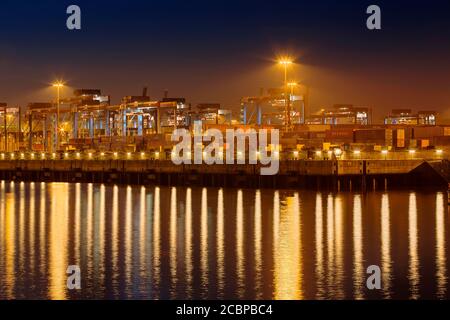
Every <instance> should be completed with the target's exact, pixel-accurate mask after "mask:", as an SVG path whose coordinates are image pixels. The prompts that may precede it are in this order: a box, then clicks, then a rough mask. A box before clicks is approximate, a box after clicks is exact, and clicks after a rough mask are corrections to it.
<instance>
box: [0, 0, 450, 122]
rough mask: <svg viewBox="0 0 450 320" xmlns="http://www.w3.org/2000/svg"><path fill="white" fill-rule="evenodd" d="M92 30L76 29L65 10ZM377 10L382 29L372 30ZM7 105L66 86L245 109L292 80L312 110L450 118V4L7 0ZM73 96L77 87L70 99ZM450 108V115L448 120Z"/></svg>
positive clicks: (0, 15) (0, 50)
mask: <svg viewBox="0 0 450 320" xmlns="http://www.w3.org/2000/svg"><path fill="white" fill-rule="evenodd" d="M71 4H77V5H79V6H80V7H81V10H82V30H81V31H69V30H68V29H67V28H66V19H67V14H66V8H67V6H69V5H71ZM370 4H378V5H379V6H380V7H381V10H382V30H378V31H370V30H368V29H367V28H366V19H367V17H368V15H367V14H366V8H367V7H368V5H370ZM0 39H1V41H0V72H1V76H0V100H2V101H5V102H8V103H9V104H10V105H15V104H20V105H26V104H27V103H28V102H32V101H46V100H50V99H51V98H52V97H53V95H54V91H53V90H52V89H51V88H49V83H51V82H52V81H53V80H54V79H56V78H62V79H64V80H66V81H67V83H68V84H69V85H70V86H71V87H73V88H100V89H102V90H103V92H104V93H105V94H110V95H111V96H112V99H113V102H118V101H119V100H120V98H121V97H122V96H124V95H139V94H140V93H141V92H142V87H143V86H148V87H149V93H150V95H151V97H152V98H154V99H158V98H161V97H162V95H163V91H164V89H168V90H169V93H170V96H174V97H175V96H176V97H180V96H181V97H186V98H187V100H188V101H189V102H192V103H193V104H196V103H200V102H220V103H221V104H222V105H223V106H224V107H227V108H234V109H236V110H237V108H238V105H239V99H240V98H241V97H242V96H247V95H257V94H258V93H259V89H260V88H261V87H263V88H270V87H274V86H280V85H282V81H283V74H282V70H281V69H280V67H279V66H277V65H276V62H275V59H276V57H277V56H279V55H282V54H285V53H287V54H290V55H292V56H293V57H295V58H296V62H297V64H296V66H294V67H293V68H292V69H291V70H290V76H289V78H290V79H292V80H296V81H298V82H301V83H303V84H305V85H307V86H309V87H310V95H311V107H312V109H313V110H312V111H314V110H318V109H320V108H322V107H330V106H332V105H333V104H335V103H352V104H355V105H367V106H372V107H373V108H374V113H375V116H376V118H379V117H381V116H382V115H383V114H384V113H386V112H387V111H388V110H390V109H392V108H412V109H415V110H417V109H421V110H422V109H423V110H438V111H440V112H441V113H442V115H443V116H445V117H446V118H450V90H449V88H450V1H441V0H433V1H404V0H395V1H377V0H372V1H365V0H360V1H356V0H355V1H348V0H347V1H336V0H316V1H301V0H292V1H283V0H278V1H272V0H264V1H253V0H226V1H222V0H210V1H195V0H191V1H187V0H184V1H181V0H180V1H175V0H161V1H159V0H155V1H143V0H142V1H138V0H128V1H106V0H95V1H93V0H89V1H80V0H72V1H65V0H58V1H57V0H53V1H51V0H33V1H32V0H28V1H17V0H2V1H1V2H0ZM65 94H66V95H68V94H69V92H68V90H66V92H65ZM447 110H448V113H449V114H446V112H447Z"/></svg>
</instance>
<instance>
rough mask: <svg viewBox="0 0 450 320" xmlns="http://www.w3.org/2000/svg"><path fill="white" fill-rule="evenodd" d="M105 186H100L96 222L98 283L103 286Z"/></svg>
mask: <svg viewBox="0 0 450 320" xmlns="http://www.w3.org/2000/svg"><path fill="white" fill-rule="evenodd" d="M105 192H106V191H105V185H104V184H102V185H101V186H100V212H99V222H98V229H99V230H98V236H99V238H98V241H99V251H98V255H99V265H100V270H101V271H100V275H99V277H100V279H99V280H100V281H99V282H100V283H102V284H104V279H105V223H106V220H105V215H106V212H105V211H106V208H105Z"/></svg>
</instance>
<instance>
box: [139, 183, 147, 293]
mask: <svg viewBox="0 0 450 320" xmlns="http://www.w3.org/2000/svg"><path fill="white" fill-rule="evenodd" d="M145 193H146V192H145V187H144V186H142V187H141V196H140V204H139V210H140V211H139V258H140V261H139V264H140V266H139V270H140V271H141V272H140V275H139V276H140V278H141V279H145V277H146V274H147V270H146V267H145V261H146V259H147V257H146V252H147V251H146V250H145V249H146V248H145V246H146V242H145V239H146V231H147V229H146V222H147V220H146V219H145V214H146V198H145ZM145 283H146V282H144V281H142V282H141V285H143V286H144V285H145Z"/></svg>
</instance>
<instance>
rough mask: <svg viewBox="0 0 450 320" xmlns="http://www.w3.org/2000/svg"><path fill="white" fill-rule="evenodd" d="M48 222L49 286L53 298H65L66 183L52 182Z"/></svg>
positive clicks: (66, 245) (66, 246) (66, 262)
mask: <svg viewBox="0 0 450 320" xmlns="http://www.w3.org/2000/svg"><path fill="white" fill-rule="evenodd" d="M51 191H52V204H51V223H50V287H49V295H50V298H51V299H53V300H64V299H66V298H67V291H66V289H67V286H66V285H67V274H66V270H67V267H68V261H67V248H68V202H69V201H68V194H69V192H68V185H67V184H66V183H52V184H51Z"/></svg>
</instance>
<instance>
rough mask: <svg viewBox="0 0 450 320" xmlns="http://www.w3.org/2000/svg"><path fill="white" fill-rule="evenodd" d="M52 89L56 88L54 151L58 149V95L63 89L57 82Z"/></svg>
mask: <svg viewBox="0 0 450 320" xmlns="http://www.w3.org/2000/svg"><path fill="white" fill-rule="evenodd" d="M53 87H54V88H56V127H55V148H54V149H55V150H53V151H56V150H58V149H59V105H60V97H61V96H60V94H61V92H60V91H61V89H62V87H64V83H62V82H60V81H58V82H56V83H54V84H53Z"/></svg>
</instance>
